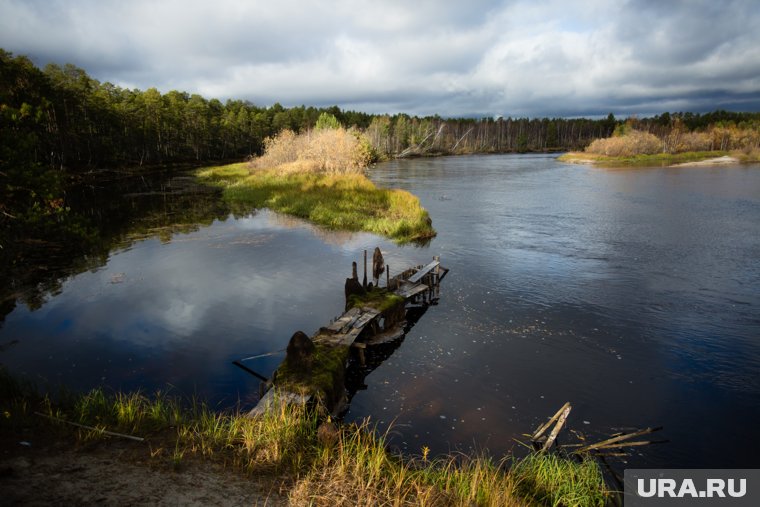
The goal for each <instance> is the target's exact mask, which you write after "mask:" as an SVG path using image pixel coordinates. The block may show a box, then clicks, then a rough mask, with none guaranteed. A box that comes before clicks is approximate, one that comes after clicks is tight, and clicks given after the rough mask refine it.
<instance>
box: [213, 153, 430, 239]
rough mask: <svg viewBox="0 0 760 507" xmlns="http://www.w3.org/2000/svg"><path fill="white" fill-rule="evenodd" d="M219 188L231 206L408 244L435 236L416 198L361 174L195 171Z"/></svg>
mask: <svg viewBox="0 0 760 507" xmlns="http://www.w3.org/2000/svg"><path fill="white" fill-rule="evenodd" d="M198 177H199V178H200V179H201V180H202V181H206V182H208V183H211V184H215V185H218V186H221V187H222V188H223V190H224V199H225V200H226V201H227V202H228V203H230V205H231V206H232V207H233V210H238V211H240V212H244V211H245V210H246V209H248V210H249V209H251V208H269V209H271V210H273V211H277V212H279V213H286V214H288V215H293V216H296V217H300V218H304V219H307V220H309V221H311V222H313V223H315V224H318V225H321V226H323V227H326V228H328V229H336V230H348V231H366V232H372V233H375V234H379V235H381V236H386V237H388V238H391V239H393V240H395V241H397V242H399V243H407V242H410V241H415V240H422V239H425V238H431V237H433V236H435V230H434V229H433V227H432V221H431V220H430V217H429V216H428V213H427V211H426V210H425V209H424V208H423V207H422V206H421V205H420V202H419V199H417V198H416V197H415V196H414V195H412V194H410V193H409V192H407V191H405V190H398V189H392V190H388V189H381V188H377V187H376V186H375V185H374V183H372V182H371V181H370V180H369V179H368V178H367V177H366V176H364V175H363V174H354V173H351V174H328V173H320V172H286V173H283V172H279V171H277V170H257V171H254V172H253V173H252V174H249V172H248V171H247V170H246V169H245V167H242V166H241V165H240V164H235V165H233V166H220V167H210V168H206V169H203V170H201V171H199V172H198Z"/></svg>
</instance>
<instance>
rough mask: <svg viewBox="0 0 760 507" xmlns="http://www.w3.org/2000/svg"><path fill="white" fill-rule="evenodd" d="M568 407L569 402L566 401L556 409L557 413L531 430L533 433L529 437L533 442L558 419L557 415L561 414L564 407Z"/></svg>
mask: <svg viewBox="0 0 760 507" xmlns="http://www.w3.org/2000/svg"><path fill="white" fill-rule="evenodd" d="M568 407H570V402H569V401H568V402H567V403H565V404H564V405H562V408H560V409H559V410H557V413H556V414H554V415H553V416H552V417H551V418H550V419H549V420H548V421H547V422H546V423H544V424H542V425H541V426H539V427H538V428H536V431H534V432H533V435H531V437H530V439H531V440H533V441H534V442H535V441H536V440H538V439H539V438H541V435H543V434H544V433H545V432H546V430H548V429H549V428H550V427H551V425H552V424H554V422H555V421H556V420H557V419H559V417H560V416H561V415H562V413H563V412H564V411H565V409H566V408H568Z"/></svg>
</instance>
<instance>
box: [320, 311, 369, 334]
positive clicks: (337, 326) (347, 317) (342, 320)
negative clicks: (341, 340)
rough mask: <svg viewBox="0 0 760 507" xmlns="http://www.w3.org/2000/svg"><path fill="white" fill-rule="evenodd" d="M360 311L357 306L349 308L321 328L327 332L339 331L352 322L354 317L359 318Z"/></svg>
mask: <svg viewBox="0 0 760 507" xmlns="http://www.w3.org/2000/svg"><path fill="white" fill-rule="evenodd" d="M361 313H362V311H361V310H360V309H359V308H356V307H354V308H351V309H350V310H348V311H347V312H346V313H344V314H343V315H341V316H340V317H338V318H337V319H335V322H331V323H330V324H329V325H327V326H325V327H323V328H322V329H324V330H325V331H326V332H328V333H339V332H340V331H341V329H343V328H345V327H346V326H350V325H351V324H353V323H354V322H355V321H356V319H358V318H359V315H361Z"/></svg>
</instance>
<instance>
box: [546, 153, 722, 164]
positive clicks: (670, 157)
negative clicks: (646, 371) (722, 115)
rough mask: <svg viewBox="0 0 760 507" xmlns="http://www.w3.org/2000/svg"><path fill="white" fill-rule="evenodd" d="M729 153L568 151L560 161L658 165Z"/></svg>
mask: <svg viewBox="0 0 760 507" xmlns="http://www.w3.org/2000/svg"><path fill="white" fill-rule="evenodd" d="M725 155H729V152H726V151H690V152H684V153H657V154H654V155H635V156H632V157H608V156H606V155H598V154H594V153H585V152H570V153H565V154H564V155H562V156H560V157H559V158H558V159H557V160H559V161H561V162H571V163H579V162H580V163H585V162H591V163H593V164H594V165H598V166H602V167H659V166H669V165H675V164H683V163H686V162H699V161H701V160H707V159H710V158H716V157H722V156H725Z"/></svg>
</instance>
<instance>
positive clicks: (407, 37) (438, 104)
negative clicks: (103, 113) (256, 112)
mask: <svg viewBox="0 0 760 507" xmlns="http://www.w3.org/2000/svg"><path fill="white" fill-rule="evenodd" d="M756 11H757V9H754V8H753V5H752V2H751V1H748V0H736V1H730V2H720V3H716V2H706V1H696V2H691V1H690V2H659V1H629V2H624V3H609V2H602V1H586V2H580V1H576V2H561V1H552V0H550V1H545V2H530V1H507V2H492V1H486V0H483V1H478V2H468V3H462V2H434V1H423V2H412V3H410V2H402V1H391V2H369V1H362V2H349V1H347V0H346V1H335V2H320V1H315V2H307V3H304V2H299V1H294V0H281V1H278V2H246V3H243V2H235V1H231V0H218V1H216V2H201V1H195V2H192V1H181V2H180V1H177V0H170V1H166V2H161V3H156V2H151V1H148V0H135V1H132V2H116V1H103V0H101V1H83V2H77V3H71V2H42V1H24V2H22V1H20V0H0V14H2V15H1V16H0V19H1V20H0V46H2V47H4V48H5V49H7V50H10V51H13V52H15V53H23V54H28V55H29V56H31V57H32V58H33V59H34V60H35V61H36V62H38V63H41V64H44V63H46V62H48V61H55V62H58V63H64V62H71V63H75V64H76V65H79V66H81V67H83V68H85V69H86V70H87V71H88V72H89V73H90V74H91V75H93V76H94V77H96V78H98V79H100V80H101V81H111V82H115V83H116V84H119V85H122V86H127V87H139V88H147V87H151V86H155V87H157V88H159V90H161V91H164V92H166V91H169V90H171V89H180V90H185V91H189V92H191V93H201V94H203V95H205V96H208V97H217V98H221V99H226V98H243V99H248V100H252V101H254V102H255V103H258V104H262V105H269V104H272V103H274V102H280V103H283V104H285V105H298V104H308V105H332V104H338V105H340V106H341V107H345V108H353V109H361V110H367V111H370V112H398V111H406V112H410V113H416V114H434V113H438V114H442V115H447V116H456V115H491V114H501V115H512V116H544V115H548V116H560V115H584V114H606V112H610V111H613V112H615V113H653V112H654V113H656V112H661V111H663V110H665V109H667V108H669V107H670V106H679V107H678V108H679V109H685V110H686V109H688V110H697V111H702V110H711V109H715V108H718V107H726V108H729V109H730V108H738V109H745V110H746V109H757V108H758V106H760V91H759V90H760V35H758V32H757V30H756V29H755V27H757V26H760V14H758V13H757V12H756Z"/></svg>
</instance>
